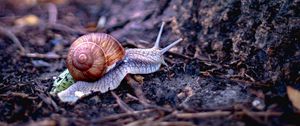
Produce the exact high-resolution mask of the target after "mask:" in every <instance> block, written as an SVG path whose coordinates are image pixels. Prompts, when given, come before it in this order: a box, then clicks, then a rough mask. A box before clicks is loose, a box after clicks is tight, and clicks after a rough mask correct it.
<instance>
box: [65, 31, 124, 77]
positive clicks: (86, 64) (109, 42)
mask: <svg viewBox="0 0 300 126" xmlns="http://www.w3.org/2000/svg"><path fill="white" fill-rule="evenodd" d="M124 56H125V50H124V48H123V47H122V45H121V44H120V43H119V42H118V41H117V40H116V39H115V38H113V37H112V36H110V35H108V34H104V33H90V34H87V35H83V36H81V37H79V38H78V39H76V40H75V41H74V42H73V44H72V45H71V47H70V49H69V52H68V57H67V67H68V69H69V71H70V74H71V75H72V77H73V78H74V79H75V80H77V81H78V80H80V81H96V80H98V79H99V78H100V77H101V76H103V74H105V72H106V70H107V67H108V66H111V65H113V64H114V63H116V62H117V61H119V60H122V59H123V58H124Z"/></svg>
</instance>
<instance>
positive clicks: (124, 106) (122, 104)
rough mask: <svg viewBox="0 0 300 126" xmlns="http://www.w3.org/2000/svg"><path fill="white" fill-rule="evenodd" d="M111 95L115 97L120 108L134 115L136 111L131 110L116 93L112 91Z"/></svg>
mask: <svg viewBox="0 0 300 126" xmlns="http://www.w3.org/2000/svg"><path fill="white" fill-rule="evenodd" d="M111 94H112V95H113V96H114V97H115V99H116V101H117V103H118V105H119V106H120V108H121V109H122V110H123V111H125V112H126V113H133V112H134V110H133V109H132V108H130V107H129V106H128V105H127V104H126V103H125V102H124V101H123V100H121V98H120V97H119V96H118V95H116V93H115V92H113V91H111Z"/></svg>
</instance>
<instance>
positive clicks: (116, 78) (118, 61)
mask: <svg viewBox="0 0 300 126" xmlns="http://www.w3.org/2000/svg"><path fill="white" fill-rule="evenodd" d="M164 24H165V23H164V22H163V23H162V25H161V27H160V30H159V33H158V36H157V38H156V41H155V44H154V46H153V47H152V48H147V49H140V48H137V49H126V50H125V49H124V48H123V47H122V46H121V44H120V43H119V42H118V41H117V40H116V39H114V38H113V37H112V36H110V35H107V34H104V33H91V34H88V35H84V36H82V37H80V38H78V39H77V40H75V42H74V43H73V44H72V45H71V47H70V49H69V52H68V58H67V66H68V70H69V71H70V74H71V75H72V76H73V78H74V79H75V80H77V82H76V83H74V84H73V85H71V86H70V87H68V88H67V89H66V90H64V91H61V92H59V93H58V94H57V95H58V97H59V99H60V100H61V101H63V102H72V103H74V102H76V101H77V100H78V99H80V98H82V97H83V96H86V95H89V94H91V93H93V92H101V93H105V92H107V91H109V90H113V89H115V88H117V87H118V86H119V85H120V83H121V81H122V80H123V79H124V78H125V76H126V75H127V74H149V73H153V72H156V71H158V70H159V68H160V66H161V64H164V65H167V64H166V63H165V61H164V57H163V54H164V53H165V52H167V51H168V50H169V49H170V48H172V47H173V46H175V45H176V44H177V43H179V42H180V41H182V39H181V38H180V39H178V40H176V41H174V42H173V43H171V44H170V45H168V46H167V47H165V48H163V49H160V48H159V43H160V38H161V34H162V31H163V27H164ZM81 46H82V47H81ZM77 51H82V52H77ZM100 56H101V57H100ZM73 58H76V59H73ZM88 60H92V61H88ZM74 65H75V66H74ZM76 65H77V66H76ZM97 65H101V66H97ZM91 67H94V68H91ZM99 70H101V71H99ZM94 80H96V81H94Z"/></svg>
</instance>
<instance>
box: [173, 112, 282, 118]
mask: <svg viewBox="0 0 300 126" xmlns="http://www.w3.org/2000/svg"><path fill="white" fill-rule="evenodd" d="M231 114H234V115H251V116H258V117H264V116H281V115H282V113H281V112H250V111H248V112H247V113H245V111H238V112H231V111H213V112H199V113H177V114H175V116H176V117H177V118H182V119H191V118H210V117H224V116H229V115H231Z"/></svg>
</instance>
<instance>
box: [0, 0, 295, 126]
mask: <svg viewBox="0 0 300 126" xmlns="http://www.w3.org/2000/svg"><path fill="white" fill-rule="evenodd" d="M20 1H21V2H20ZM49 2H53V4H50V3H49ZM56 11H57V13H56ZM29 15H30V16H29ZM28 20H29V21H28ZM162 21H166V22H167V24H166V27H165V29H164V33H163V36H162V45H161V47H164V46H166V45H168V44H169V43H170V42H172V41H174V40H176V39H178V38H179V37H182V38H184V41H183V42H181V43H180V44H178V45H177V46H176V47H175V48H172V49H171V50H170V51H169V52H168V53H167V54H166V55H165V57H166V61H167V63H168V64H169V67H166V66H163V67H162V68H161V69H160V70H159V71H158V72H156V73H153V74H148V75H138V76H132V77H133V78H136V80H139V82H140V83H141V84H140V86H141V89H142V94H143V95H144V96H145V98H146V99H147V100H148V105H145V104H143V103H142V102H141V101H140V99H138V98H137V97H138V96H137V95H136V92H135V91H134V89H133V88H132V87H131V86H129V85H128V82H127V81H125V80H124V81H123V82H122V84H121V86H119V87H118V88H117V89H116V90H114V93H115V94H117V95H118V96H119V97H120V99H121V100H122V101H123V102H124V103H125V106H129V107H130V108H131V109H132V110H134V112H128V111H126V109H124V107H121V106H122V105H120V103H119V102H117V100H116V98H115V97H114V96H113V95H112V93H111V92H107V93H104V94H101V93H95V94H93V95H91V96H88V97H86V98H84V99H82V100H80V101H78V102H77V103H76V104H67V103H62V102H60V101H59V99H58V98H57V97H55V96H51V95H50V94H49V91H50V90H51V85H52V83H53V77H55V76H57V75H59V74H60V73H61V72H62V71H63V70H64V69H66V65H65V56H66V54H67V51H68V48H69V46H70V44H71V43H72V41H74V40H75V39H76V38H77V37H79V36H81V35H83V34H85V33H89V32H105V33H109V34H111V35H113V36H114V37H115V38H117V39H118V40H119V41H120V42H121V43H122V45H123V46H124V47H126V48H136V47H139V48H146V47H152V45H153V43H154V41H155V39H156V35H157V33H158V30H159V27H160V25H161V22H162ZM299 22H300V1H297V0H294V1H293V0H278V1H267V0H266V1H255V0H250V1H239V0H230V1H221V0H211V1H198V0H192V1H185V0H162V1H150V0H143V1H141V0H114V1H104V0H103V1H101V0H99V1H96V0H90V1H81V0H74V1H69V0H37V1H30V0H28V1H23V0H10V1H5V0H4V1H2V2H1V4H0V54H1V55H0V62H1V64H0V66H1V73H0V113H2V116H0V125H8V124H12V125H20V124H22V125H23V124H24V125H72V124H73V125H99V124H101V125H122V124H127V125H254V124H255V125H296V124H297V123H300V122H299V120H297V118H299V117H300V113H299V110H297V109H295V108H294V107H293V105H292V104H291V101H290V100H289V98H288V96H287V93H286V87H287V86H288V85H289V86H292V87H294V88H295V89H300V72H299V71H300V65H299V62H300V23H299ZM14 36H16V38H17V39H18V40H19V41H20V43H18V41H17V40H15V39H14ZM191 113H192V114H191Z"/></svg>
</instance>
